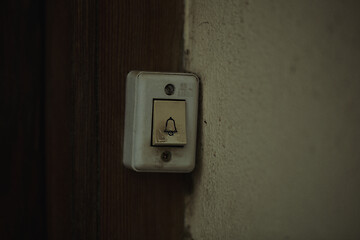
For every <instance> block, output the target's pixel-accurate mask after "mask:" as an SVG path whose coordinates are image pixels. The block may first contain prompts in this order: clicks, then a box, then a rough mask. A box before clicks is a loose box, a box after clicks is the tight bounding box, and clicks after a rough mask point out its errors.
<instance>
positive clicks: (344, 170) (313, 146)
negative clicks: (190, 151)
mask: <svg viewBox="0 0 360 240" xmlns="http://www.w3.org/2000/svg"><path fill="white" fill-rule="evenodd" d="M186 10H187V15H186V16H185V19H186V23H185V50H186V52H187V56H186V59H185V65H186V69H187V70H188V71H191V72H195V73H197V74H198V75H199V76H200V77H201V81H202V91H203V104H202V119H201V125H200V127H201V131H202V133H201V136H200V137H201V142H202V144H201V150H200V152H199V155H200V158H199V159H198V162H197V164H198V165H197V169H196V171H195V172H194V173H193V180H194V190H193V192H192V194H191V195H189V196H188V198H187V201H186V204H187V210H186V219H185V224H186V226H187V228H188V230H187V237H186V239H195V240H198V239H266V240H267V239H277V240H278V239H337V240H338V239H360V4H359V1H341V0H338V1H335V0H327V1H325V0H323V1H319V0H317V1H316V0H315V1H312V0H311V1H310V0H297V1H295V0H278V1H271V0H262V1H260V0H258V1H257V0H253V1H252V0H247V1H245V0H234V1H228V0H189V1H187V2H186Z"/></svg>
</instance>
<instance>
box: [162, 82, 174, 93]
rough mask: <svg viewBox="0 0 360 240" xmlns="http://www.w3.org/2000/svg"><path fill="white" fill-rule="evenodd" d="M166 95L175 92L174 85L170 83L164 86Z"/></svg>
mask: <svg viewBox="0 0 360 240" xmlns="http://www.w3.org/2000/svg"><path fill="white" fill-rule="evenodd" d="M164 91H165V93H166V95H173V94H174V92H175V86H174V85H172V84H167V85H166V86H165V88H164Z"/></svg>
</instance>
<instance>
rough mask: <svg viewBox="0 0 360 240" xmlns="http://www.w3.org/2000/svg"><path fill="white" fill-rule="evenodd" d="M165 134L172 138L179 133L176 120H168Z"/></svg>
mask: <svg viewBox="0 0 360 240" xmlns="http://www.w3.org/2000/svg"><path fill="white" fill-rule="evenodd" d="M164 132H166V133H168V134H169V136H172V135H174V133H176V132H177V130H176V125H175V120H174V119H173V118H172V117H170V118H169V119H168V120H166V124H165V131H164Z"/></svg>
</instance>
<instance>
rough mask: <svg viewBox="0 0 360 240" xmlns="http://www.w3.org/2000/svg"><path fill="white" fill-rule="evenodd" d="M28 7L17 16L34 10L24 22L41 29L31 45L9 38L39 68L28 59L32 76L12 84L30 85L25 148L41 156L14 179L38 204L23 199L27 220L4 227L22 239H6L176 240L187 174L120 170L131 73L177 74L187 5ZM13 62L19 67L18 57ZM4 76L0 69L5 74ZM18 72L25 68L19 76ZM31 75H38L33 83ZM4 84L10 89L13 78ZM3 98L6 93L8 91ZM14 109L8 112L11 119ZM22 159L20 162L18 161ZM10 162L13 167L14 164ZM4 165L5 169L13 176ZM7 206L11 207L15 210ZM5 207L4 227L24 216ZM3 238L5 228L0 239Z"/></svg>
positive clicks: (98, 0) (64, 2) (143, 0)
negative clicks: (24, 182)
mask: <svg viewBox="0 0 360 240" xmlns="http://www.w3.org/2000/svg"><path fill="white" fill-rule="evenodd" d="M6 2H7V4H9V6H10V7H9V9H10V8H11V4H18V2H16V1H15V3H14V1H10V0H6ZM34 3H35V5H33V3H31V4H30V3H29V2H28V1H23V4H24V5H22V6H20V10H21V9H23V8H26V7H29V8H30V10H29V11H35V10H34V9H35V8H36V11H37V13H38V15H37V16H36V17H34V16H30V17H29V18H31V19H33V20H34V19H36V20H35V22H36V23H37V24H38V29H35V30H37V31H38V32H37V35H36V34H35V36H36V38H34V39H33V38H29V36H34V32H32V29H20V28H18V29H17V30H14V31H20V32H21V33H22V34H23V35H22V36H21V37H22V38H23V39H24V40H23V41H25V42H26V43H27V45H26V46H25V48H26V49H27V50H28V51H29V54H33V55H34V56H37V57H36V58H35V59H36V61H33V60H34V59H33V58H29V59H25V60H27V61H25V62H22V63H23V64H28V65H29V66H28V67H29V68H31V70H30V69H29V70H28V71H27V69H28V68H27V67H26V68H25V71H24V72H22V73H21V72H20V73H18V74H19V75H21V77H22V78H21V77H20V76H19V77H18V79H22V80H21V81H20V80H19V81H20V82H19V85H21V84H24V83H25V82H26V81H29V80H31V81H32V83H34V84H35V85H34V86H33V85H32V84H30V83H29V84H28V85H27V84H25V85H24V89H25V88H27V91H29V92H30V93H31V94H30V95H31V96H32V97H33V98H32V100H31V101H27V99H21V101H22V102H23V103H24V104H25V103H26V104H27V105H29V106H27V105H24V108H25V109H27V110H28V111H30V110H31V109H33V108H35V110H31V111H32V112H36V114H35V115H31V117H30V119H31V121H30V122H31V124H33V125H31V127H29V126H27V127H28V128H29V129H33V132H30V133H29V134H33V135H32V137H29V138H28V139H25V140H26V141H25V142H24V143H21V144H27V145H26V146H32V147H33V148H36V149H37V152H35V153H34V152H32V153H33V154H34V155H36V154H39V156H38V155H36V156H35V157H32V159H35V160H34V161H33V162H31V163H29V162H27V163H26V164H23V165H22V167H21V169H22V170H21V171H22V172H21V173H19V174H18V175H17V176H22V177H23V176H25V175H26V176H28V175H29V176H30V175H31V177H30V178H31V179H34V180H33V182H28V183H27V185H26V186H23V187H22V188H23V189H25V190H26V192H27V194H30V195H33V196H34V197H33V198H31V200H28V199H24V200H22V201H23V203H24V204H28V205H29V206H28V209H31V211H30V210H29V211H28V212H27V213H26V214H27V215H26V217H27V218H28V220H27V221H25V222H24V221H15V220H14V221H13V222H10V223H8V224H9V225H10V226H12V227H14V226H17V227H14V228H13V229H10V230H9V231H12V232H13V233H14V232H15V231H19V230H23V229H27V228H29V229H30V230H29V233H27V232H25V233H23V235H21V236H22V237H16V236H20V235H16V236H15V235H14V236H15V238H13V237H11V236H13V235H4V236H9V238H8V239H87V240H89V239H90V240H91V239H167V240H168V239H182V238H183V236H182V235H183V227H184V226H183V219H184V216H183V214H184V191H185V179H186V178H187V175H186V174H157V173H136V172H133V171H130V170H127V169H125V168H124V167H123V164H122V146H123V142H122V141H123V127H124V97H125V79H126V75H127V73H128V72H129V71H131V70H147V71H170V72H177V71H182V29H183V9H184V6H183V2H182V1H177V0H133V1H125V0H113V1H110V0H89V1H80V0H75V1H70V0H51V1H50V0H45V1H40V0H38V1H35V2H34ZM18 10H19V9H17V10H16V9H13V10H12V11H13V12H16V11H18ZM20 10H19V12H18V14H19V15H20V14H21V13H22V12H21V11H20ZM10 15H11V14H10V13H9V15H8V16H10ZM17 21H20V22H23V21H24V22H23V23H24V24H25V22H26V18H25V19H21V18H19V19H15V20H13V23H12V24H13V25H12V26H15V25H16V22H17ZM35 25H36V24H35ZM12 26H10V28H9V29H8V32H11V31H12V30H11V27H12ZM3 39H6V41H8V42H11V40H12V39H8V38H7V37H4V38H3ZM20 42H21V41H20ZM15 48H16V46H13V49H15ZM20 50H21V49H20ZM20 50H18V51H19V52H21V51H20ZM10 55H11V52H9V53H6V54H5V55H4V56H5V57H4V58H2V59H6V57H9V56H10ZM13 57H14V58H15V60H19V59H20V57H21V53H20V55H14V56H13ZM19 61H20V60H19ZM6 67H7V65H6V64H4V63H2V70H3V69H4V68H6ZM21 69H22V67H21V66H17V68H16V70H17V71H20V70H21ZM32 71H35V73H36V74H38V76H37V75H36V76H35V77H30V75H31V74H32V73H33V72H32ZM6 77H7V78H6V79H7V84H9V82H11V81H10V78H9V77H8V76H6ZM1 91H2V92H6V91H5V90H4V88H2V89H1ZM11 94H15V95H11ZM18 94H19V93H12V92H10V93H9V94H8V95H5V96H6V98H9V99H11V97H13V98H14V97H15V98H16V99H20V97H19V96H20V95H18ZM14 101H15V100H14ZM17 107H18V106H17V105H13V106H11V107H10V108H9V109H10V110H9V109H7V110H8V112H9V114H10V115H11V114H13V113H12V110H13V109H14V108H17ZM27 110H26V111H27ZM11 116H12V117H11V118H17V117H18V115H16V114H13V115H11ZM11 118H10V119H7V120H9V121H10V120H11ZM33 126H34V127H33ZM2 127H3V126H2ZM12 127H13V128H12V129H11V130H9V131H10V132H12V131H15V130H16V129H17V130H18V129H19V128H20V127H19V126H18V125H16V124H15V123H14V125H12ZM14 129H15V130H14ZM10 132H9V133H7V134H8V135H9V136H10V135H11V133H10ZM14 138H17V139H18V138H19V136H15V137H14ZM34 139H36V141H37V142H36V143H37V144H38V145H36V146H35V147H34V146H33V145H31V144H35V143H34V142H33V141H34ZM17 144H18V146H16V144H15V145H14V144H13V143H12V146H11V147H15V148H16V147H19V144H20V143H17ZM12 151H13V150H12ZM13 152H14V151H13ZM19 159H21V161H25V160H24V159H25V158H24V156H22V155H21V156H19ZM9 162H10V163H7V164H10V165H11V164H16V163H15V162H14V160H13V163H11V161H9ZM10 165H9V166H7V165H6V166H7V168H10V169H11V168H12V167H11V166H10ZM13 169H17V166H15V167H13ZM5 172H6V171H5V170H4V173H5ZM3 176H7V175H3ZM5 178H10V177H5ZM30 178H29V179H30ZM9 186H10V185H9ZM14 192H15V195H16V194H17V193H18V192H21V191H20V190H19V189H14ZM15 195H14V196H13V195H11V196H10V195H9V199H15V198H16V197H17V196H15ZM2 203H3V201H2ZM6 203H7V204H8V205H11V201H8V202H6ZM11 207H13V208H12V209H10V210H9V213H8V214H7V216H6V217H5V218H4V221H6V218H10V216H11V212H13V213H16V214H20V215H21V214H24V213H23V212H16V211H15V209H17V208H16V206H15V205H11ZM35 215H36V216H37V217H34V216H35ZM22 217H23V216H22V215H21V216H20V218H22ZM26 217H25V218H26ZM19 224H20V225H19ZM21 224H22V225H21ZM35 228H37V230H36V231H35V230H34V229H35ZM31 229H32V230H31ZM33 230H34V231H33ZM5 231H6V230H5V229H3V228H1V232H5ZM36 237H37V238H36ZM2 239H6V238H2Z"/></svg>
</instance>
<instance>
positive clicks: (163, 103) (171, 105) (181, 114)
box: [151, 100, 186, 146]
mask: <svg viewBox="0 0 360 240" xmlns="http://www.w3.org/2000/svg"><path fill="white" fill-rule="evenodd" d="M151 143H152V145H153V146H184V145H185V144H186V101H185V100H176V101H174V100H153V117H152V140H151Z"/></svg>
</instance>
